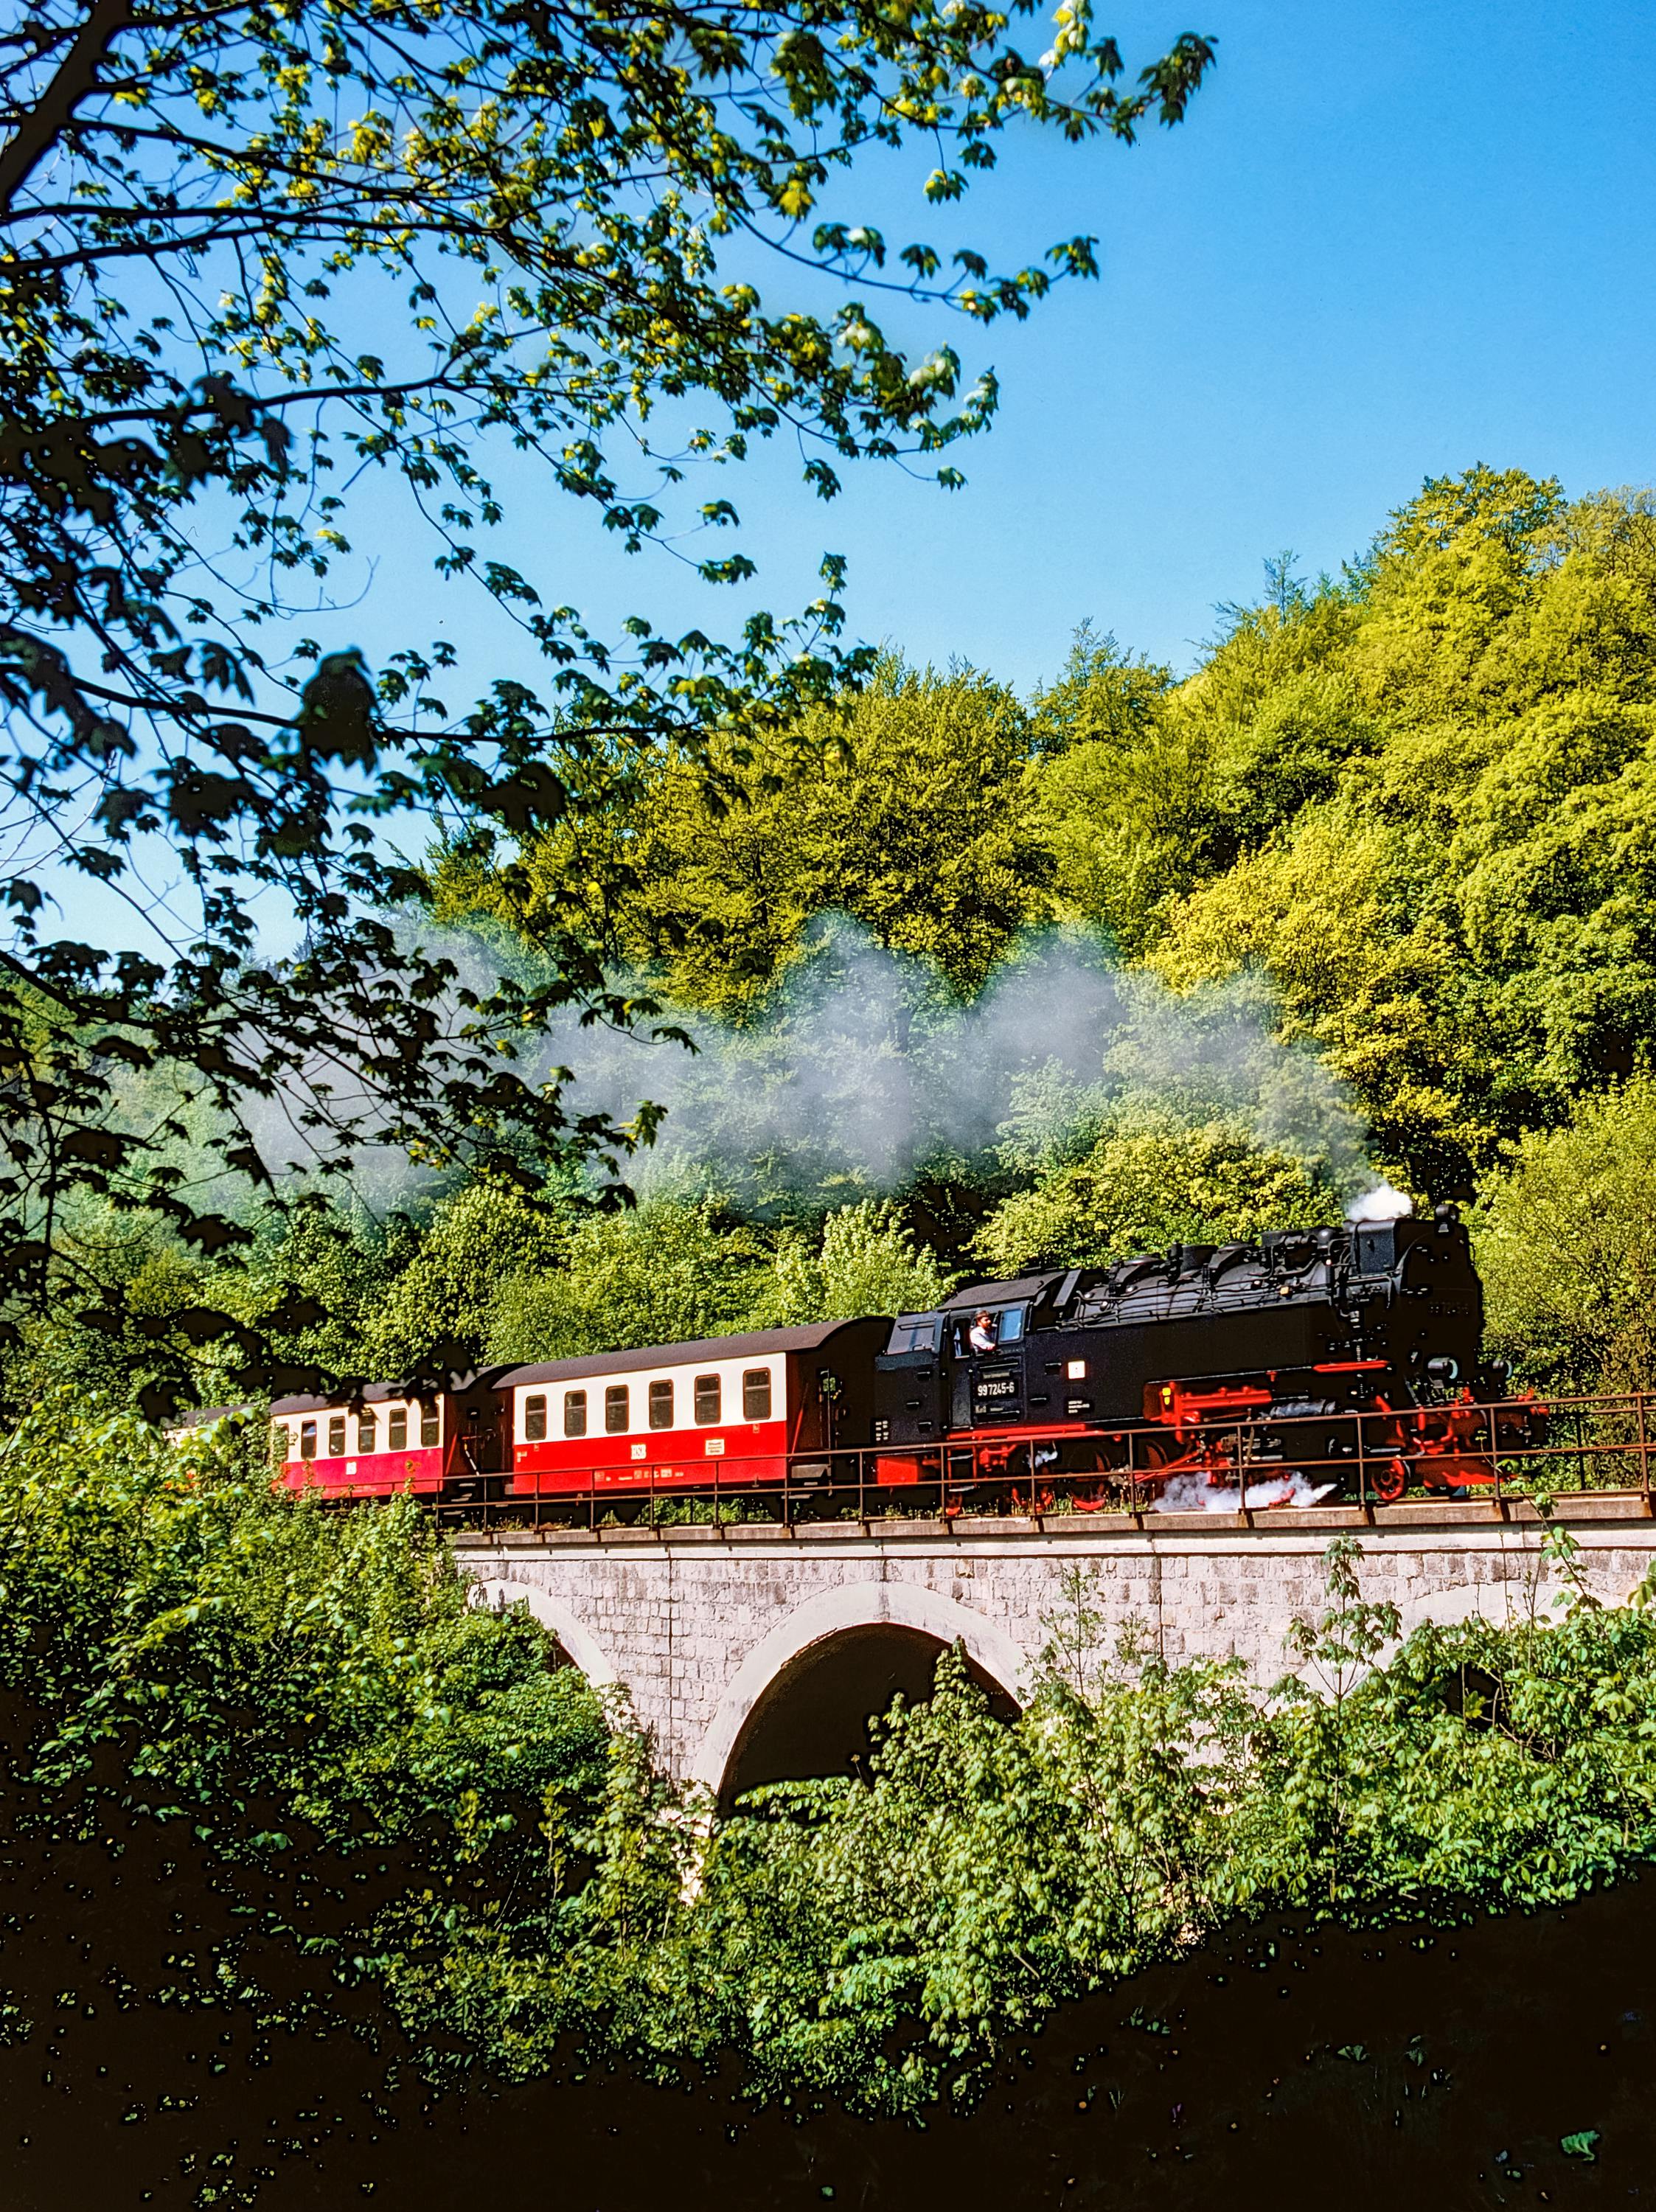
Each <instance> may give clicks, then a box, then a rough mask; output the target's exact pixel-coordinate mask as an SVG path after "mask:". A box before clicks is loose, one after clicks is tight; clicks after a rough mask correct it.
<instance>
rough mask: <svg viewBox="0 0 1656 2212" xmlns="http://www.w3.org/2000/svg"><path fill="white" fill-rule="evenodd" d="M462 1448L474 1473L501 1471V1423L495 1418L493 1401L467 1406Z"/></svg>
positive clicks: (467, 1463) (497, 1472) (466, 1460)
mask: <svg viewBox="0 0 1656 2212" xmlns="http://www.w3.org/2000/svg"><path fill="white" fill-rule="evenodd" d="M461 1449H462V1451H463V1452H464V1455H465V1462H466V1465H467V1466H468V1467H469V1468H470V1470H471V1472H472V1473H473V1474H499V1473H500V1422H499V1421H498V1420H497V1419H495V1414H494V1406H493V1404H492V1403H490V1404H485V1405H481V1406H480V1405H477V1404H476V1403H473V1404H472V1405H470V1406H468V1407H466V1411H465V1431H464V1437H463V1439H462V1443H461Z"/></svg>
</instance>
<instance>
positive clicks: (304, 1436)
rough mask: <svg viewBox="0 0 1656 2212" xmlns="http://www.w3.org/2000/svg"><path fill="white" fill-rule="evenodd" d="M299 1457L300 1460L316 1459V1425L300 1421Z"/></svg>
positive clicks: (311, 1422)
mask: <svg viewBox="0 0 1656 2212" xmlns="http://www.w3.org/2000/svg"><path fill="white" fill-rule="evenodd" d="M299 1455H300V1459H314V1458H315V1457H316V1423H315V1422H314V1421H301V1422H300V1425H299Z"/></svg>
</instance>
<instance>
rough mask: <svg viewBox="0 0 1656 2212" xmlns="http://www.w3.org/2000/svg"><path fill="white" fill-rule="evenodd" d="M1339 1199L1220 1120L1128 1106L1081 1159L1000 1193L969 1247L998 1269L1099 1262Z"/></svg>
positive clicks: (1219, 1235) (1250, 1233) (1287, 1216)
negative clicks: (1197, 1120)
mask: <svg viewBox="0 0 1656 2212" xmlns="http://www.w3.org/2000/svg"><path fill="white" fill-rule="evenodd" d="M1338 1214H1339V1201H1338V1199H1337V1198H1336V1197H1335V1196H1334V1194H1333V1193H1332V1192H1331V1190H1330V1189H1329V1188H1328V1187H1327V1186H1326V1185H1325V1184H1324V1183H1322V1182H1319V1180H1318V1179H1317V1177H1316V1176H1314V1175H1313V1173H1312V1171H1311V1170H1309V1169H1307V1166H1306V1165H1305V1164H1304V1163H1303V1162H1302V1161H1301V1160H1299V1159H1296V1158H1293V1157H1291V1156H1290V1155H1289V1154H1288V1153H1286V1152H1276V1151H1272V1150H1270V1149H1268V1148H1266V1147H1265V1146H1261V1145H1259V1143H1258V1142H1257V1141H1256V1140H1255V1139H1253V1138H1252V1137H1251V1136H1250V1135H1249V1134H1248V1133H1247V1132H1246V1131H1244V1130H1242V1129H1240V1128H1238V1127H1236V1126H1235V1125H1234V1124H1228V1123H1225V1122H1222V1121H1216V1122H1209V1123H1206V1124H1205V1125H1202V1126H1199V1127H1192V1125H1191V1124H1189V1123H1187V1122H1180V1121H1177V1120H1175V1119H1174V1118H1173V1117H1171V1116H1168V1115H1162V1116H1156V1115H1146V1114H1143V1113H1142V1112H1141V1113H1139V1114H1137V1115H1123V1116H1121V1117H1120V1118H1119V1119H1118V1120H1115V1121H1113V1122H1110V1123H1107V1124H1106V1127H1105V1128H1104V1131H1103V1133H1101V1135H1100V1136H1099V1137H1098V1139H1096V1141H1095V1143H1094V1145H1093V1146H1092V1147H1091V1149H1090V1151H1089V1152H1087V1153H1086V1154H1085V1155H1084V1156H1083V1158H1079V1159H1068V1160H1065V1159H1059V1160H1057V1161H1055V1162H1053V1163H1052V1164H1050V1165H1049V1166H1048V1167H1047V1168H1046V1170H1045V1171H1044V1172H1042V1173H1041V1174H1040V1176H1038V1178H1037V1180H1036V1182H1035V1184H1034V1188H1032V1189H1029V1190H1023V1191H1019V1192H1017V1193H1016V1194H1014V1195H1013V1196H1012V1197H1010V1198H1008V1199H1006V1200H1004V1201H1003V1202H1002V1204H1001V1205H1000V1206H998V1207H997V1209H996V1210H995V1212H993V1213H992V1215H991V1216H990V1218H989V1219H988V1220H987V1221H986V1223H985V1224H984V1226H983V1229H982V1231H981V1233H980V1236H979V1237H978V1242H977V1249H978V1251H979V1253H980V1255H982V1257H983V1258H984V1260H985V1261H987V1262H988V1264H989V1265H990V1266H991V1267H992V1268H993V1269H994V1270H995V1272H996V1273H997V1274H999V1275H1004V1276H1013V1275H1019V1274H1022V1273H1025V1272H1026V1271H1027V1270H1028V1269H1029V1268H1030V1267H1035V1266H1038V1265H1043V1264H1044V1265H1046V1266H1064V1267H1101V1266H1103V1265H1104V1264H1105V1263H1106V1262H1107V1261H1111V1260H1125V1259H1126V1258H1128V1257H1130V1256H1131V1255H1132V1254H1134V1253H1137V1252H1155V1251H1160V1250H1162V1249H1165V1248H1166V1247H1167V1246H1168V1245H1169V1244H1222V1243H1229V1242H1230V1241H1232V1240H1233V1239H1236V1238H1252V1237H1258V1236H1259V1232H1260V1231H1261V1230H1264V1229H1295V1228H1303V1227H1309V1226H1313V1225H1316V1224H1319V1223H1321V1222H1325V1221H1330V1220H1333V1219H1337V1218H1338Z"/></svg>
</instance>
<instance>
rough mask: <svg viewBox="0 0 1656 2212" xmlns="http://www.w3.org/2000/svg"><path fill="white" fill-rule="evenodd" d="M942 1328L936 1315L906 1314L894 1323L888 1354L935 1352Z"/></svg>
mask: <svg viewBox="0 0 1656 2212" xmlns="http://www.w3.org/2000/svg"><path fill="white" fill-rule="evenodd" d="M940 1327H941V1322H940V1319H939V1316H937V1315H936V1314H904V1315H903V1316H901V1319H900V1320H898V1321H897V1322H894V1323H893V1325H892V1330H891V1341H890V1343H889V1344H888V1345H887V1346H886V1350H887V1351H888V1352H935V1351H936V1350H937V1331H938V1328H940Z"/></svg>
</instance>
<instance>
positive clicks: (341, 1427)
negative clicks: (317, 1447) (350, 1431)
mask: <svg viewBox="0 0 1656 2212" xmlns="http://www.w3.org/2000/svg"><path fill="white" fill-rule="evenodd" d="M344 1456H345V1416H344V1415H343V1413H336V1414H334V1415H333V1417H332V1418H331V1420H330V1421H329V1423H328V1457H329V1458H330V1459H343V1458H344Z"/></svg>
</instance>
